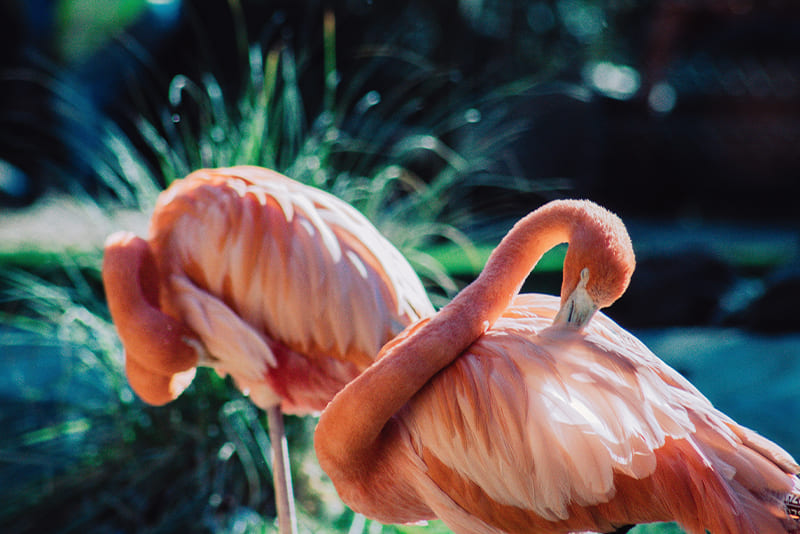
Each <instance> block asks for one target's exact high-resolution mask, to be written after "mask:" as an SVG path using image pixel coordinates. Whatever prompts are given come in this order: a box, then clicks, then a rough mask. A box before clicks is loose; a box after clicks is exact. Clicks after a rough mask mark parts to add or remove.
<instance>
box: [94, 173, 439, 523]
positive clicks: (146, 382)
mask: <svg viewBox="0 0 800 534" xmlns="http://www.w3.org/2000/svg"><path fill="white" fill-rule="evenodd" d="M149 234H150V235H149V238H148V239H147V240H144V239H142V238H139V237H136V236H135V235H133V234H131V233H129V232H120V233H116V234H114V235H112V236H111V237H109V239H108V240H107V242H106V247H105V252H104V258H103V283H104V286H105V290H106V295H107V299H108V305H109V309H110V311H111V316H112V319H113V321H114V323H115V325H116V327H117V330H118V332H119V336H120V338H121V339H122V343H123V345H124V348H125V355H126V358H125V369H126V374H127V376H128V380H129V382H130V384H131V386H132V388H133V389H134V391H135V392H136V393H137V394H138V395H139V396H140V397H141V398H142V399H143V400H144V401H146V402H148V403H150V404H156V405H159V404H164V403H167V402H169V401H171V400H174V399H175V398H176V397H178V395H180V394H181V393H182V392H183V390H184V389H185V388H186V387H188V385H189V384H190V383H191V381H192V379H193V378H194V373H195V368H196V367H197V366H198V365H202V366H209V367H213V368H215V369H216V370H217V371H218V372H220V373H222V374H229V375H230V376H231V377H232V378H233V380H234V381H235V383H236V384H237V386H238V387H239V388H240V389H242V390H243V391H245V392H247V393H248V394H249V396H250V398H251V399H252V400H253V402H254V403H255V404H257V405H258V406H260V407H261V408H263V409H265V410H266V411H267V413H268V416H269V427H270V434H271V437H272V440H271V441H272V444H273V447H278V449H277V450H274V451H273V455H274V458H275V473H274V475H275V478H276V500H277V505H278V514H279V522H280V523H281V532H285V531H287V530H292V529H294V527H293V526H292V523H293V520H292V519H290V518H291V517H292V516H293V510H292V506H293V503H292V500H291V498H290V496H291V479H290V478H289V477H288V473H284V472H283V469H284V465H283V462H285V456H286V453H285V448H282V447H284V445H283V443H284V439H285V438H284V437H283V433H282V428H283V426H282V419H281V411H283V412H286V413H295V414H305V413H311V412H319V411H321V410H322V409H323V408H324V407H325V405H326V404H327V403H328V401H329V400H330V399H331V398H332V397H333V395H334V394H335V393H336V392H337V391H339V390H340V389H341V388H342V387H343V386H344V385H345V384H346V383H347V382H349V381H350V380H352V379H353V378H354V377H355V376H357V375H358V374H359V373H360V372H361V371H362V370H363V369H364V368H366V367H367V366H368V365H369V364H370V363H372V361H373V359H374V358H375V356H376V355H377V354H378V351H379V350H380V348H381V346H382V345H383V344H384V343H386V342H387V341H388V340H390V339H391V338H392V337H393V336H395V335H396V334H397V333H399V332H400V331H401V330H402V329H403V328H404V327H405V326H406V325H408V324H410V323H411V322H413V321H415V320H417V319H419V318H421V317H424V316H427V315H430V314H432V313H433V306H432V305H431V303H430V301H429V300H428V297H427V295H426V293H425V290H424V289H423V287H422V284H421V282H420V281H419V279H418V278H417V276H416V274H415V273H414V271H413V269H412V268H411V266H410V265H409V264H408V263H407V262H406V260H405V259H404V258H403V256H402V255H401V254H400V253H399V251H397V250H396V249H395V248H394V247H393V246H392V245H391V244H390V243H389V242H388V241H387V240H386V239H385V238H383V237H382V236H381V235H380V233H379V232H378V231H377V230H376V229H375V228H374V227H373V226H372V224H370V223H369V221H368V220H367V219H366V218H365V217H364V216H363V215H361V213H359V212H358V211H357V210H356V209H354V208H353V207H352V206H350V205H349V204H347V203H345V202H343V201H341V200H339V199H338V198H336V197H334V196H332V195H329V194H327V193H325V192H323V191H320V190H318V189H315V188H312V187H309V186H306V185H302V184H300V183H298V182H296V181H294V180H291V179H289V178H287V177H285V176H283V175H280V174H278V173H277V172H273V171H270V170H267V169H262V168H258V167H233V168H228V169H216V170H211V169H206V170H200V171H196V172H194V173H192V174H190V175H189V176H187V177H186V178H184V179H183V180H178V181H176V182H174V183H173V184H172V185H171V186H170V187H169V188H168V189H167V190H166V191H164V192H163V193H162V194H161V195H160V196H159V198H158V201H157V203H156V206H155V210H154V213H153V215H152V218H151V221H150V230H149ZM286 468H287V469H288V464H287V466H286ZM284 475H285V476H284ZM278 481H282V482H280V483H279V482H278Z"/></svg>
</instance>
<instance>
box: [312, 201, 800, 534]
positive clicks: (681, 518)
mask: <svg viewBox="0 0 800 534" xmlns="http://www.w3.org/2000/svg"><path fill="white" fill-rule="evenodd" d="M562 242H567V243H568V249H567V254H566V257H565V260H564V274H563V281H562V288H561V298H560V301H559V299H557V298H555V297H551V296H546V295H518V294H517V293H518V291H519V288H520V286H521V284H522V282H523V281H524V279H525V278H526V276H527V275H528V273H529V271H530V270H531V269H532V268H533V266H534V265H535V264H536V262H537V261H538V260H539V258H540V257H541V256H542V254H543V253H544V252H546V251H547V250H548V249H550V248H552V247H553V246H555V245H557V244H559V243H562ZM633 269H634V254H633V249H632V246H631V243H630V238H629V237H628V234H627V231H626V230H625V227H624V225H623V223H622V222H621V221H620V220H619V218H617V216H616V215H614V214H612V213H610V212H608V211H606V210H605V209H603V208H601V207H599V206H597V205H596V204H593V203H591V202H588V201H555V202H552V203H549V204H546V205H545V206H543V207H541V208H539V209H537V210H535V211H533V212H532V213H530V214H529V215H528V216H526V217H525V218H523V219H522V220H521V221H519V222H518V223H517V224H516V225H515V226H514V228H513V229H512V230H511V231H510V232H509V233H508V235H507V236H506V237H505V238H504V239H503V240H502V242H501V243H500V245H499V246H498V247H497V249H496V250H495V251H494V252H493V253H492V255H491V256H490V258H489V260H488V262H487V264H486V267H485V268H484V270H483V272H482V273H481V274H480V276H479V277H478V278H477V280H476V281H475V282H473V283H472V284H471V285H469V286H468V287H466V288H465V289H464V290H463V291H462V292H461V293H459V294H458V295H457V296H456V297H455V298H454V299H453V300H452V301H451V302H450V303H449V304H448V305H447V306H445V307H444V308H442V309H441V310H440V311H439V312H438V313H437V314H436V315H434V316H433V317H431V318H424V319H422V320H420V321H418V322H417V323H415V324H413V325H411V326H410V327H409V328H407V329H406V330H405V331H404V332H403V333H402V334H400V335H399V336H398V337H397V338H395V339H394V340H392V341H391V342H389V343H388V344H387V345H386V346H385V347H384V348H383V349H382V350H381V354H380V355H379V356H378V360H377V361H376V362H375V363H374V364H373V365H372V366H371V367H370V368H368V369H367V370H366V371H365V372H364V373H362V374H361V375H360V376H359V377H358V378H356V379H355V380H354V381H353V382H351V383H350V384H348V385H347V386H346V387H345V388H344V389H343V390H342V391H341V392H339V393H338V394H337V395H336V397H334V399H333V401H331V403H330V404H329V405H328V407H327V408H326V409H325V410H324V411H323V413H322V416H321V418H320V421H319V424H318V426H317V430H316V434H315V447H316V451H317V457H318V459H319V462H320V465H321V466H322V468H323V469H324V470H325V471H326V472H327V473H328V475H329V476H330V477H331V479H332V480H333V482H334V485H335V486H336V489H337V491H338V492H339V495H340V496H341V497H342V499H343V500H344V501H345V502H346V503H347V504H348V505H349V506H351V507H352V509H353V510H355V511H358V512H361V513H363V514H365V515H366V516H368V517H371V518H374V519H377V520H379V521H381V522H385V523H404V522H412V521H418V520H423V519H431V518H435V517H439V518H441V519H442V520H443V521H444V522H445V523H446V524H447V525H448V526H450V528H452V529H453V530H454V531H455V532H459V533H499V532H526V533H534V532H535V533H555V532H574V531H594V532H610V531H614V530H615V529H617V528H625V527H626V526H627V525H631V524H635V523H646V522H660V521H677V522H678V523H680V524H681V525H682V526H683V527H684V528H685V529H687V530H688V531H689V532H691V533H696V534H702V533H704V532H705V531H706V529H708V530H710V531H711V532H712V533H714V534H726V533H727V534H768V533H769V534H773V533H786V532H800V518H798V514H800V510H799V509H798V505H797V503H800V482H799V481H798V478H797V477H796V476H795V473H797V472H798V470H800V468H798V465H797V464H796V463H795V461H794V460H793V459H792V458H791V456H790V455H789V454H788V453H786V452H785V451H784V450H782V449H781V448H780V447H778V446H777V445H775V444H774V443H771V442H770V441H768V440H767V439H766V438H763V437H761V436H759V435H758V434H756V433H755V432H753V431H752V430H749V429H747V428H744V427H742V426H740V425H738V424H737V423H736V422H734V421H733V420H732V419H730V418H729V417H727V416H726V415H724V414H723V413H721V412H720V411H718V410H716V409H715V408H714V407H713V406H712V405H711V403H710V402H709V401H708V400H707V399H706V398H705V397H703V395H702V394H701V393H700V392H699V391H698V390H697V389H695V388H694V387H693V386H692V385H691V384H690V383H689V382H688V381H687V380H685V379H684V378H683V377H682V376H681V375H679V374H678V373H677V372H675V371H674V370H673V369H671V368H670V367H669V366H667V365H666V364H665V363H664V362H662V361H661V360H659V359H658V358H657V357H656V356H655V355H654V354H652V353H651V352H650V351H649V350H648V349H647V348H646V347H645V346H644V345H643V344H642V343H641V342H640V341H638V340H637V339H636V338H635V337H633V336H632V335H631V334H629V333H628V332H626V331H625V330H623V329H622V328H621V327H619V326H618V325H617V324H616V323H614V322H613V321H612V320H611V319H609V318H608V317H607V316H605V315H604V314H602V313H595V312H596V311H597V310H598V309H599V308H603V307H607V306H609V305H610V304H612V303H613V302H614V301H615V300H616V299H617V298H618V297H619V296H620V295H622V293H623V292H624V291H625V289H626V288H627V286H628V282H629V280H630V276H631V274H632V272H633ZM654 305H657V303H654Z"/></svg>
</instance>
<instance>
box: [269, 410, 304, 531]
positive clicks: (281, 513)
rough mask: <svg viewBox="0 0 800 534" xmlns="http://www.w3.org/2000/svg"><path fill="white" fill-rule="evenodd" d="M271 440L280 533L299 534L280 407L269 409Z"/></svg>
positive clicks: (273, 478)
mask: <svg viewBox="0 0 800 534" xmlns="http://www.w3.org/2000/svg"><path fill="white" fill-rule="evenodd" d="M267 424H268V425H269V440H270V442H271V443H272V481H273V484H274V486H275V508H276V509H277V511H278V532H280V534H297V515H296V514H295V511H294V493H293V492H292V473H291V469H290V466H289V449H288V448H287V446H286V434H285V432H284V430H283V414H282V413H281V407H280V405H275V406H272V407H270V408H268V409H267Z"/></svg>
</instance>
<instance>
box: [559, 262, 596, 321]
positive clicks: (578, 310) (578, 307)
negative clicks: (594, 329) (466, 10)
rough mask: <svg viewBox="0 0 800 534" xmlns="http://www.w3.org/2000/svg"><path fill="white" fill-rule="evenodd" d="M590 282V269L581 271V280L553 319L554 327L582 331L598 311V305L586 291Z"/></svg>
mask: <svg viewBox="0 0 800 534" xmlns="http://www.w3.org/2000/svg"><path fill="white" fill-rule="evenodd" d="M588 281H589V269H587V268H585V269H583V270H582V271H581V280H580V282H578V285H577V286H576V287H575V289H573V290H572V293H570V294H569V296H568V297H567V299H566V300H564V301H562V302H561V307H560V308H559V309H558V313H556V316H555V317H554V318H553V325H554V326H563V327H565V328H569V329H572V330H581V329H583V327H584V326H586V324H587V323H588V322H589V321H590V320H591V318H592V317H593V316H594V313H595V312H596V311H597V310H598V307H597V305H596V304H595V303H594V301H593V300H592V297H591V296H589V292H588V291H587V290H586V283H587V282H588Z"/></svg>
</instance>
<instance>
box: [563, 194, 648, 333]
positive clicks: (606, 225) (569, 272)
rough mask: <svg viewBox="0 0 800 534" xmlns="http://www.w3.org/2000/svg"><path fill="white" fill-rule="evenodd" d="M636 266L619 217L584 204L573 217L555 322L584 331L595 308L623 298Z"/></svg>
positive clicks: (629, 242)
mask: <svg viewBox="0 0 800 534" xmlns="http://www.w3.org/2000/svg"><path fill="white" fill-rule="evenodd" d="M635 265H636V260H635V256H634V253H633V246H632V245H631V240H630V236H629V235H628V231H627V230H626V229H625V225H624V224H623V223H622V221H621V220H620V219H619V217H617V216H616V215H614V214H613V213H611V212H610V211H608V210H606V209H604V208H601V207H600V206H597V205H596V204H593V203H588V202H587V203H586V209H585V211H584V212H583V213H582V214H581V216H580V217H577V218H576V223H575V226H574V229H573V232H572V235H571V237H570V241H569V248H568V249H567V255H566V257H565V258H564V275H563V281H562V285H561V308H560V309H559V311H558V314H557V315H556V318H555V323H557V324H558V323H560V324H566V325H568V326H570V327H572V328H575V329H578V330H580V329H581V328H583V326H584V325H586V323H588V322H589V320H590V319H591V318H592V316H593V315H594V313H595V312H596V311H597V310H598V309H600V308H606V307H608V306H610V305H611V304H613V303H614V301H616V300H617V299H618V298H619V297H621V296H622V294H623V293H624V292H625V290H626V289H627V288H628V284H629V283H630V280H631V275H632V274H633V270H634V267H635Z"/></svg>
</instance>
